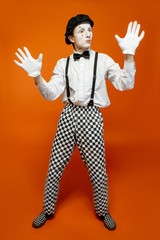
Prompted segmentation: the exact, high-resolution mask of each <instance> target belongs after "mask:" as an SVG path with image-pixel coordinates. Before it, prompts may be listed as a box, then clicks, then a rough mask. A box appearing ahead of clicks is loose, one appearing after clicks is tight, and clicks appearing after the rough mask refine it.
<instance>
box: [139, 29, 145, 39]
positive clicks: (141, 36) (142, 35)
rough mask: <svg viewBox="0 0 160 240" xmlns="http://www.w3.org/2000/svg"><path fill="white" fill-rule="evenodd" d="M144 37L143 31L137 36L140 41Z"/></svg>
mask: <svg viewBox="0 0 160 240" xmlns="http://www.w3.org/2000/svg"><path fill="white" fill-rule="evenodd" d="M143 37H144V31H143V32H142V33H141V35H140V36H139V40H140V41H141V40H142V39H143Z"/></svg>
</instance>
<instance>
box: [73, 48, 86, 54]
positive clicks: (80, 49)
mask: <svg viewBox="0 0 160 240" xmlns="http://www.w3.org/2000/svg"><path fill="white" fill-rule="evenodd" d="M74 50H75V51H76V52H78V53H83V52H85V51H86V50H89V48H74Z"/></svg>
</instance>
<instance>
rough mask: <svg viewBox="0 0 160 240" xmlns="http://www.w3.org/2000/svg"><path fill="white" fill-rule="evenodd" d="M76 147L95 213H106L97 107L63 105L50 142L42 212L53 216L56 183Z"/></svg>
mask: <svg viewBox="0 0 160 240" xmlns="http://www.w3.org/2000/svg"><path fill="white" fill-rule="evenodd" d="M76 144H77V145H78V149H79V152H80V155H81V158H82V160H83V162H84V164H85V166H86V167H87V170H88V173H89V178H90V181H91V184H92V188H93V200H94V207H95V211H96V213H97V214H98V215H99V216H101V215H105V214H106V213H107V210H108V185H107V180H108V177H107V174H106V162H105V148H104V138H103V116H102V113H101V112H100V110H99V108H98V107H97V106H86V107H84V106H77V105H74V104H72V103H67V104H66V105H65V106H64V108H63V110H62V112H61V115H60V118H59V121H58V128H57V131H56V135H55V138H54V141H53V146H52V150H51V155H50V163H49V169H48V174H47V178H46V182H45V193H44V210H45V212H46V213H47V214H49V215H50V214H53V213H54V211H55V204H56V201H57V198H58V192H59V182H60V179H61V176H62V173H63V171H64V169H65V167H66V166H67V164H68V162H69V160H70V158H71V156H72V153H73V151H74V149H75V146H76Z"/></svg>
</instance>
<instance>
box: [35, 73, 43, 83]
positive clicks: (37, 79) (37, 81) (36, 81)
mask: <svg viewBox="0 0 160 240" xmlns="http://www.w3.org/2000/svg"><path fill="white" fill-rule="evenodd" d="M33 79H34V81H35V84H36V85H37V84H40V83H42V82H43V78H42V76H41V74H39V75H38V76H36V77H33Z"/></svg>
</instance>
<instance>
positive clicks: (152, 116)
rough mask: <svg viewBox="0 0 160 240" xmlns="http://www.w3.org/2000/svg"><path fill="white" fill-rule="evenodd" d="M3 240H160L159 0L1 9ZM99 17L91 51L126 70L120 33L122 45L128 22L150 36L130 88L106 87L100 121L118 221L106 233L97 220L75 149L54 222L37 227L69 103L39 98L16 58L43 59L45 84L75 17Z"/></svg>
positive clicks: (21, 4) (64, 51)
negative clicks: (22, 53) (22, 52)
mask: <svg viewBox="0 0 160 240" xmlns="http://www.w3.org/2000/svg"><path fill="white" fill-rule="evenodd" d="M0 11H1V13H0V18H1V19H0V30H1V44H0V53H1V56H0V66H1V71H0V75H1V80H0V108H1V122H0V123H1V205H0V206H1V214H0V228H1V233H0V236H1V239H7V240H9V239H30V240H33V239H34V240H36V239H39V240H40V239H46V240H47V239H50V238H51V239H52V238H53V239H56V240H58V239H101V240H103V239H110V240H111V239H116V240H119V239H123V240H128V239H129V240H132V239H151V238H155V239H158V236H159V235H160V234H159V214H160V211H159V210H160V207H159V201H160V198H159V187H160V181H159V169H160V163H159V159H160V156H159V155H160V154H159V147H160V146H159V142H160V141H159V140H160V139H159V138H160V128H159V122H160V111H159V110H160V108H159V105H160V104H159V103H160V102H159V88H160V80H159V57H160V54H159V53H160V51H159V50H160V44H159V43H160V30H159V29H160V28H159V22H160V19H159V17H158V16H159V5H158V1H154V0H153V1H146V0H142V1H138V0H135V1H132V2H131V1H128V0H124V1H118V0H115V1H107V0H106V1H104V0H98V1H95V0H85V1H84V0H81V1H71V0H68V1H64V0H61V1H51V0H50V1H49V0H45V1H40V0H39V1H37V0H36V1H34V0H32V1H31V0H28V1H23V0H15V1H7V0H6V1H4V2H2V3H1V9H0ZM80 13H82V14H88V15H89V16H90V17H91V19H93V21H94V23H95V25H94V27H93V40H92V46H91V48H92V49H93V50H95V51H98V52H103V53H106V54H108V55H109V56H110V57H112V58H113V59H114V60H115V61H116V62H118V63H119V65H120V66H121V68H123V61H124V56H123V54H122V52H121V49H120V48H119V46H118V44H117V41H116V39H115V38H114V35H115V34H118V35H119V36H120V37H124V36H125V34H126V31H127V26H128V23H129V22H130V21H134V20H137V21H138V23H140V24H141V29H140V33H141V31H142V30H144V31H145V36H144V39H143V40H142V41H141V43H140V45H139V47H138V49H137V50H136V55H135V57H134V59H135V64H136V70H137V71H136V77H135V87H134V89H133V90H130V91H124V92H120V91H117V90H116V89H115V88H114V87H113V86H112V85H111V84H110V83H109V82H108V81H107V86H108V94H109V97H110V100H111V106H109V107H107V108H104V109H101V111H102V113H103V118H104V129H105V130H104V139H105V147H106V163H107V173H108V177H109V181H108V186H109V211H110V213H111V215H112V216H113V217H114V219H115V220H116V223H117V229H116V230H115V231H114V232H110V231H108V230H107V229H106V228H105V227H104V225H103V223H102V222H101V221H99V220H98V219H97V218H96V216H95V213H94V205H93V198H92V188H91V183H90V181H89V177H88V173H87V170H86V168H85V166H84V165H83V162H82V160H81V158H80V154H79V152H78V149H77V147H76V149H75V151H74V153H73V156H72V158H71V161H70V163H69V165H68V166H67V168H66V169H65V171H64V174H63V176H62V179H61V182H60V192H59V197H58V202H57V204H56V215H55V218H54V219H53V220H51V221H48V222H47V223H46V224H45V225H44V226H43V227H42V228H41V229H33V228H32V226H31V224H32V221H33V219H34V218H35V217H36V216H37V215H38V214H39V213H40V211H41V210H42V203H43V192H44V183H45V178H46V174H47V170H48V164H49V156H50V150H51V146H52V141H53V139H54V135H55V132H56V128H57V122H58V118H59V115H60V113H61V110H62V108H63V104H62V102H61V99H60V98H58V99H57V100H55V101H54V102H51V101H50V102H49V101H46V100H45V99H43V97H42V96H41V94H40V93H39V92H38V90H37V88H36V86H35V84H34V80H33V79H32V78H30V77H29V76H28V75H27V74H26V73H25V71H24V70H23V69H21V68H19V67H18V66H17V65H16V64H15V63H14V62H13V60H14V59H16V56H15V52H16V51H17V48H18V47H19V48H21V49H22V48H23V46H26V47H27V48H28V49H29V50H30V52H31V53H32V56H33V57H34V58H37V57H38V55H39V53H43V65H42V75H43V77H44V78H45V79H46V80H47V81H49V79H50V78H51V76H52V71H53V69H54V66H55V64H56V62H57V60H58V59H60V58H62V57H67V56H68V55H70V54H71V53H72V51H73V49H72V46H68V45H66V44H65V41H64V33H65V28H66V24H67V21H68V20H69V19H70V18H71V17H72V16H75V15H77V14H80Z"/></svg>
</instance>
